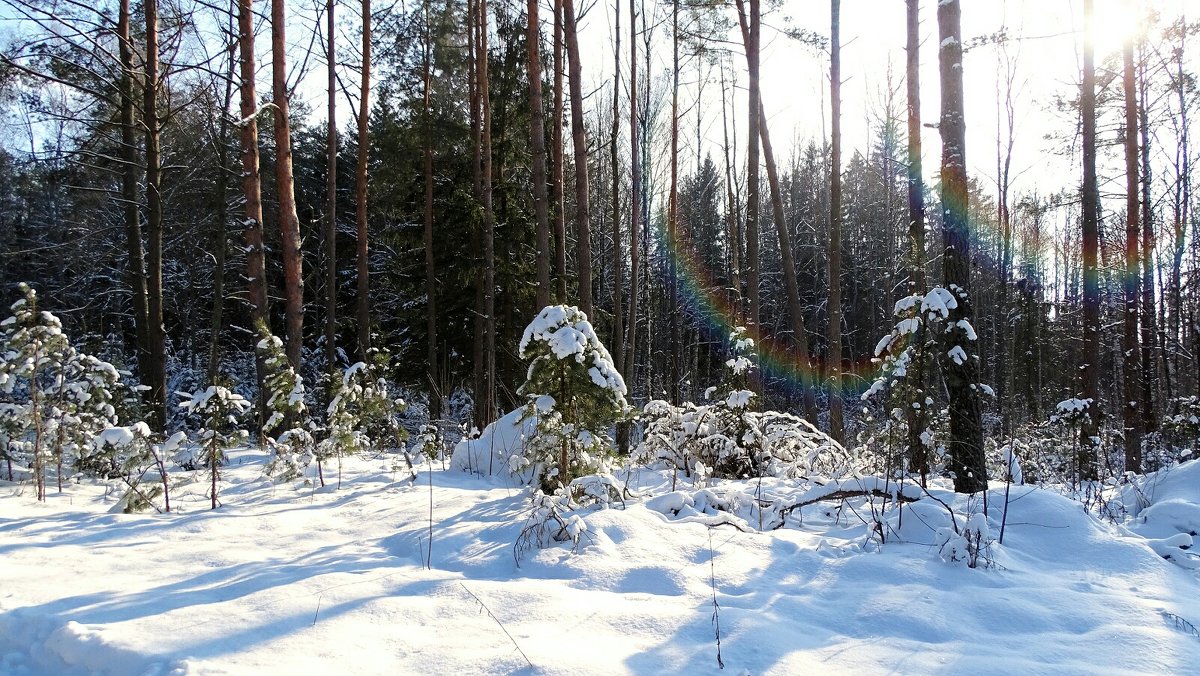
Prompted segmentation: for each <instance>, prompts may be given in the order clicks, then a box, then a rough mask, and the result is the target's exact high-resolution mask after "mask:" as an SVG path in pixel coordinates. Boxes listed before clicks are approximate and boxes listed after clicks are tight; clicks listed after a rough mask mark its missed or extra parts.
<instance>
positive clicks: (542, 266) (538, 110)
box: [525, 0, 553, 314]
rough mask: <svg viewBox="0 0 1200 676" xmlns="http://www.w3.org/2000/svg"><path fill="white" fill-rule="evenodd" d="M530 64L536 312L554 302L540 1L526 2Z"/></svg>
mask: <svg viewBox="0 0 1200 676" xmlns="http://www.w3.org/2000/svg"><path fill="white" fill-rule="evenodd" d="M525 11H526V17H527V23H526V32H525V41H526V53H527V61H526V65H527V68H528V71H529V139H530V147H531V148H532V149H533V176H532V180H533V213H534V216H535V219H536V223H537V226H536V227H537V231H536V239H537V292H536V295H535V301H534V302H535V304H536V305H537V307H536V308H534V314H537V313H538V312H541V310H542V308H544V307H546V306H547V305H549V304H550V297H551V287H550V257H551V256H552V255H553V254H552V253H551V251H550V215H549V213H550V212H549V207H550V205H549V203H548V202H547V198H546V123H545V120H544V117H545V108H544V107H543V104H542V61H541V53H540V50H541V46H542V33H541V30H540V29H539V27H538V2H537V0H528V2H527V3H526V8H525Z"/></svg>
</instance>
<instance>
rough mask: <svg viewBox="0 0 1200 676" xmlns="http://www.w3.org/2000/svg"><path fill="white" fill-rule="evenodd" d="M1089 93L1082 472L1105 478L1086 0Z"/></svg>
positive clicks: (1088, 54) (1088, 55)
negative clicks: (1101, 465)
mask: <svg viewBox="0 0 1200 676" xmlns="http://www.w3.org/2000/svg"><path fill="white" fill-rule="evenodd" d="M1083 13H1084V40H1083V92H1082V95H1081V96H1080V114H1081V115H1082V116H1083V195H1082V202H1083V355H1082V364H1081V365H1080V376H1081V379H1082V382H1081V387H1080V390H1081V397H1082V398H1083V399H1084V400H1086V401H1088V402H1090V403H1089V405H1088V410H1087V414H1086V415H1085V416H1084V422H1083V425H1082V426H1081V427H1080V439H1079V457H1078V458H1077V463H1078V466H1079V476H1080V479H1083V480H1094V479H1096V478H1098V477H1099V473H1100V469H1099V466H1098V464H1097V458H1096V450H1097V446H1098V443H1097V442H1098V439H1099V436H1098V435H1099V421H1100V395H1099V381H1100V275H1099V266H1098V263H1099V260H1098V258H1099V256H1098V254H1099V251H1100V230H1099V204H1098V201H1099V198H1100V191H1099V188H1098V186H1097V181H1096V74H1095V65H1094V63H1093V61H1094V57H1093V35H1094V34H1095V31H1094V28H1093V23H1094V18H1093V16H1092V0H1084V3H1083Z"/></svg>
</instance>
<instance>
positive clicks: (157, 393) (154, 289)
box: [143, 0, 167, 430]
mask: <svg viewBox="0 0 1200 676" xmlns="http://www.w3.org/2000/svg"><path fill="white" fill-rule="evenodd" d="M143 9H144V10H145V16H146V60H145V70H146V73H145V82H144V87H145V91H144V95H145V103H144V108H143V123H144V125H145V127H146V235H147V240H148V242H149V254H150V260H149V267H148V269H147V271H146V272H147V274H146V292H147V295H148V299H147V300H148V302H147V305H146V310H147V318H148V320H149V322H148V328H149V330H148V331H147V339H148V340H149V346H150V355H149V356H150V365H149V368H148V369H147V374H148V375H149V377H150V381H149V382H148V383H147V385H149V386H150V424H151V427H153V428H154V429H157V430H162V429H164V428H165V427H166V422H167V411H166V392H167V355H166V335H165V332H164V330H163V270H162V266H163V207H162V155H161V153H160V151H159V128H160V124H161V121H160V120H159V116H158V89H159V79H158V77H159V73H158V0H145V2H144V3H143Z"/></svg>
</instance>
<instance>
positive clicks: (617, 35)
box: [609, 0, 628, 450]
mask: <svg viewBox="0 0 1200 676" xmlns="http://www.w3.org/2000/svg"><path fill="white" fill-rule="evenodd" d="M613 7H614V10H615V16H616V18H615V23H614V24H613V90H612V130H611V132H610V141H609V155H610V157H609V163H610V164H611V165H612V167H611V168H612V238H613V250H612V256H613V257H612V263H613V292H612V296H613V309H612V312H613V339H612V345H613V363H614V364H615V365H616V367H617V369H618V370H619V371H622V372H624V369H625V308H624V307H623V305H624V303H623V298H622V297H621V296H622V295H623V294H624V292H625V255H624V252H623V251H622V249H621V173H620V171H619V167H620V164H621V161H620V154H619V152H618V151H619V146H620V144H619V143H618V141H620V138H621V0H616V2H615V3H614V5H613ZM618 436H624V435H621V434H620V430H618ZM620 441H625V443H626V445H627V444H628V442H627V440H623V439H622V440H620ZM622 450H625V449H624V448H622Z"/></svg>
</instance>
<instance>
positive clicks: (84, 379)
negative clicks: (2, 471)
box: [0, 284, 120, 500]
mask: <svg viewBox="0 0 1200 676" xmlns="http://www.w3.org/2000/svg"><path fill="white" fill-rule="evenodd" d="M20 288H21V292H22V295H23V297H22V298H21V299H20V300H18V301H17V302H15V303H13V305H12V311H13V314H12V316H10V317H8V318H7V319H5V320H4V321H3V322H0V442H2V443H0V453H3V457H4V459H5V461H6V463H7V464H8V469H9V475H10V476H11V475H12V463H13V462H14V461H17V462H22V461H23V462H27V463H28V464H29V465H30V466H31V470H32V475H33V478H34V481H35V483H36V486H37V497H38V499H39V500H44V499H45V497H46V485H45V479H46V470H47V468H48V466H49V465H50V464H51V463H54V464H56V465H57V467H58V472H57V474H58V482H59V488H60V490H61V488H62V479H63V473H64V472H63V465H64V463H70V462H72V461H77V460H78V459H79V458H80V457H81V456H83V455H86V454H87V453H88V452H89V445H90V443H91V439H92V437H93V436H94V435H95V434H96V433H98V432H99V431H100V430H102V429H104V428H106V427H108V426H110V425H115V424H116V422H117V418H116V408H115V406H114V402H115V401H117V400H118V396H119V394H118V392H119V385H120V374H118V372H117V370H116V369H115V368H114V367H113V366H112V365H111V364H109V363H108V362H105V361H103V360H100V359H97V358H96V357H93V356H90V355H87V354H83V353H81V352H79V351H78V350H76V349H75V348H73V347H72V346H71V344H70V341H69V340H68V339H67V336H66V335H65V334H64V333H63V331H62V322H60V321H59V319H58V318H57V317H55V316H54V315H53V314H51V313H49V312H42V311H39V310H38V309H37V294H36V293H35V292H34V290H33V289H32V288H30V287H29V286H28V285H26V284H22V285H21V287H20Z"/></svg>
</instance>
